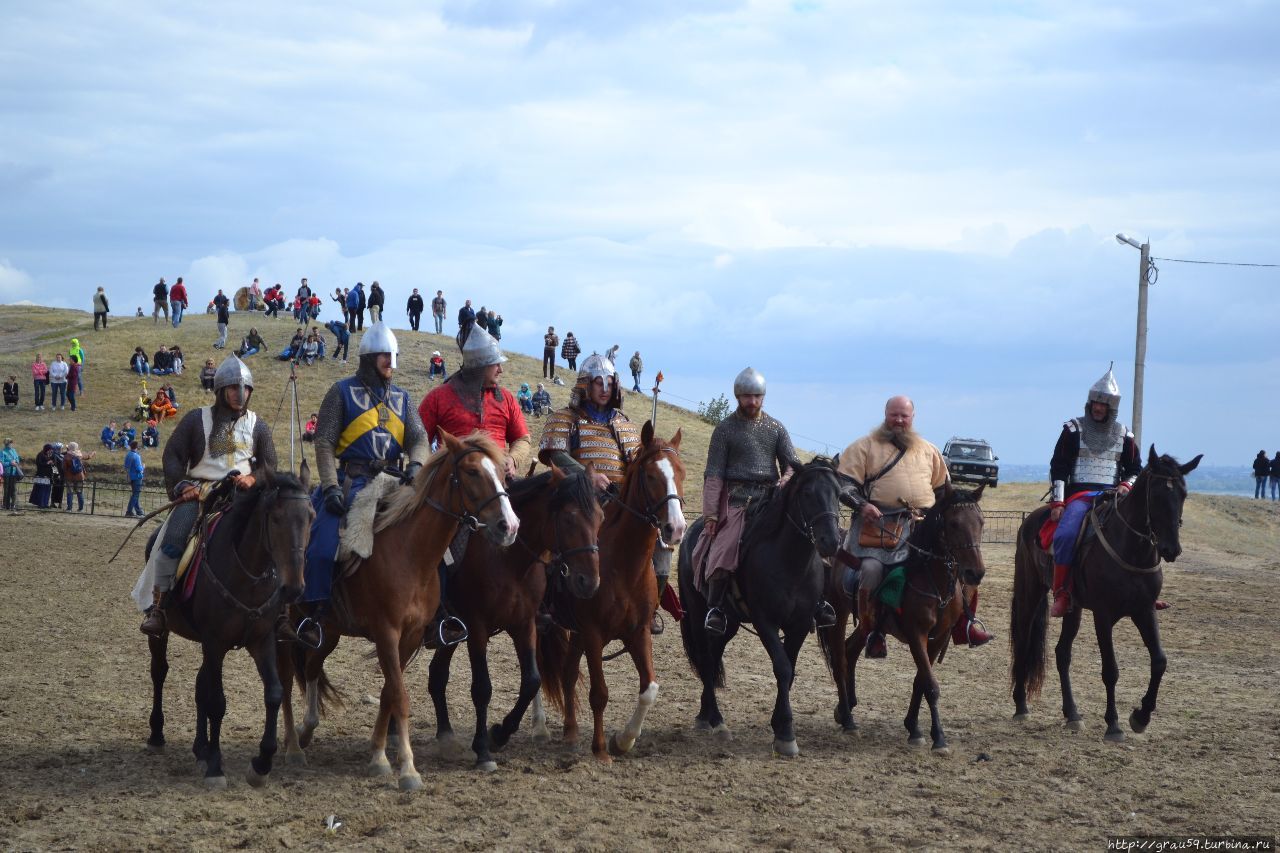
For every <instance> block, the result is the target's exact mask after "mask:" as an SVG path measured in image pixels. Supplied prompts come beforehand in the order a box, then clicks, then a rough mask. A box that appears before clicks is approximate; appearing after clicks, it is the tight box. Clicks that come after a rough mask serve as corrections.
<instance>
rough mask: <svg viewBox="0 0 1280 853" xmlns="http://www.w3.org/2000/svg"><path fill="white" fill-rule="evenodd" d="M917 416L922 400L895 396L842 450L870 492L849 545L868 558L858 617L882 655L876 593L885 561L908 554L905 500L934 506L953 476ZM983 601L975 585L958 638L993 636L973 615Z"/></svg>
mask: <svg viewBox="0 0 1280 853" xmlns="http://www.w3.org/2000/svg"><path fill="white" fill-rule="evenodd" d="M915 416H916V406H915V403H913V402H911V399H910V398H908V397H905V396H897V397H890V398H889V402H887V403H885V406H884V422H883V423H882V424H880V425H879V426H877V427H876V428H875V429H873V430H871V432H870V433H869V434H868V435H864V436H863V437H862V438H860V439H858V440H857V441H855V442H853V444H850V445H849V446H848V447H846V448H845V449H844V451H843V452H842V453H841V454H840V464H839V466H838V467H839V470H840V472H841V473H844V474H847V475H849V476H850V477H853V478H855V479H856V480H858V481H859V482H860V483H862V484H863V486H864V487H865V489H866V494H867V502H866V504H864V505H863V507H862V512H861V513H860V516H859V518H860V523H855V524H853V525H852V526H851V528H850V531H849V540H848V542H847V543H846V545H845V549H846V550H848V551H849V552H850V553H852V554H854V555H855V556H857V557H859V558H861V561H862V565H861V569H860V574H859V578H858V618H859V620H860V621H861V622H862V624H863V625H864V626H865V627H866V628H867V631H868V634H867V657H873V658H882V657H884V656H885V654H886V653H887V649H886V647H885V642H884V635H883V634H882V633H880V632H879V631H878V630H877V629H876V621H875V617H876V608H875V603H874V601H873V600H872V595H873V593H874V592H875V590H876V587H878V586H879V585H880V582H881V581H882V580H883V579H884V569H885V566H886V565H894V564H897V563H901V562H904V561H905V560H906V554H905V553H904V552H905V551H906V546H905V544H904V543H905V541H906V537H907V534H908V532H909V530H908V528H907V526H906V524H905V522H906V521H907V519H909V518H910V510H908V509H905V508H904V502H905V503H906V504H909V505H910V506H911V507H913V508H915V509H918V510H926V509H929V508H930V507H932V506H933V505H934V504H935V503H936V502H937V500H938V497H939V496H940V494H941V491H942V489H944V488H945V487H946V485H947V483H948V482H949V480H950V477H949V475H948V473H947V463H946V460H945V459H943V457H942V452H941V451H939V450H938V448H937V447H935V446H933V445H932V444H930V443H929V442H928V441H926V440H925V439H924V438H923V437H921V436H920V434H919V433H917V432H916V431H915V429H914V424H915ZM855 521H857V519H855ZM885 530H890V531H892V530H898V531H900V535H898V536H888V537H882V534H883V531H885ZM877 539H878V540H879V541H876V542H874V543H873V542H872V540H877ZM863 543H867V544H863ZM977 606H978V592H977V590H974V591H973V593H972V595H971V596H969V597H968V600H967V601H966V604H965V617H964V618H963V619H961V620H960V621H959V622H957V623H956V627H955V630H954V632H953V634H952V642H954V643H956V644H957V645H968V646H981V645H983V644H984V643H986V642H989V641H990V640H991V639H992V635H990V634H988V633H987V632H986V631H985V630H983V628H982V626H981V625H979V624H978V623H977V622H976V621H975V620H974V618H973V613H974V610H975V609H976V608H977Z"/></svg>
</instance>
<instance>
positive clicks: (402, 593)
mask: <svg viewBox="0 0 1280 853" xmlns="http://www.w3.org/2000/svg"><path fill="white" fill-rule="evenodd" d="M440 436H441V445H440V449H439V450H437V451H436V452H435V453H434V454H433V455H432V456H431V458H430V459H428V460H427V463H426V464H425V465H423V467H422V469H421V470H420V471H418V472H417V474H416V475H415V477H414V481H413V485H412V488H401V489H399V490H398V491H397V492H396V493H394V494H392V495H391V496H390V497H389V498H387V499H385V500H386V505H385V506H384V507H380V509H379V513H378V516H377V520H376V523H375V533H374V540H373V551H372V553H371V554H370V555H369V557H368V558H367V559H366V560H364V561H363V562H362V563H361V564H360V567H359V569H358V571H356V572H355V574H353V575H351V576H350V577H347V578H345V579H343V580H342V581H341V582H340V583H341V585H340V587H338V588H337V590H336V594H335V601H334V607H333V610H332V611H331V612H330V613H328V614H326V615H323V616H321V617H319V618H320V624H321V627H322V629H323V632H322V633H323V639H322V641H321V644H320V647H319V648H317V649H315V650H313V651H306V650H303V649H301V648H295V649H294V650H293V651H294V656H295V657H293V658H291V659H290V661H289V662H288V663H282V665H281V667H282V669H287V670H288V672H289V674H290V675H295V674H296V677H297V679H298V686H299V688H300V689H301V690H303V691H304V692H305V695H306V701H307V709H306V714H305V716H304V717H303V722H302V725H301V726H300V727H299V728H298V729H297V731H296V732H295V731H294V728H293V707H292V702H291V701H290V699H289V698H287V697H286V699H285V703H284V715H285V723H286V732H285V755H286V759H288V760H293V761H297V762H300V763H301V762H305V757H302V755H303V754H302V753H301V750H304V749H306V747H307V746H308V745H309V744H310V743H311V738H312V735H313V734H314V732H315V729H316V726H317V725H319V722H320V712H321V710H322V706H323V700H324V699H326V698H336V696H337V694H336V691H335V690H334V689H333V686H332V685H331V684H330V683H329V679H328V677H327V676H326V675H325V672H324V661H325V658H327V657H328V656H329V654H330V653H331V652H332V651H333V650H334V648H336V647H337V645H338V640H339V638H340V637H341V636H343V635H345V636H350V637H365V638H367V639H370V640H372V641H373V643H374V646H375V648H376V653H377V658H378V666H379V667H380V668H381V670H382V678H383V685H382V696H381V702H380V704H379V707H378V716H377V720H376V722H375V723H374V727H373V738H372V743H371V745H372V755H371V758H370V761H369V773H370V775H373V776H385V775H389V774H390V773H391V772H392V768H391V764H390V762H389V761H388V760H387V752H386V747H387V730H388V728H389V725H390V721H391V718H392V716H393V715H394V717H395V720H396V731H397V736H398V741H399V743H398V751H399V756H398V757H399V761H400V768H399V771H400V772H399V779H398V786H399V788H400V790H402V791H416V790H419V789H420V788H421V787H422V777H421V776H420V775H419V774H418V771H417V769H416V768H415V767H414V763H413V749H412V747H411V746H410V744H409V694H408V692H407V691H406V690H405V686H404V675H403V670H404V668H405V667H406V666H408V665H409V661H410V660H411V659H412V657H413V655H414V654H415V653H416V652H417V650H418V649H419V648H420V647H421V646H422V637H423V633H424V632H425V631H426V628H427V625H429V624H430V623H431V621H432V619H433V618H434V616H435V613H436V609H437V607H438V606H439V604H440V578H439V574H438V572H437V571H436V567H437V566H438V565H439V563H440V560H441V559H442V558H443V557H444V553H445V550H446V549H447V548H448V547H449V543H450V542H451V541H452V539H453V537H454V535H455V534H456V533H457V531H458V526H459V525H460V524H465V525H467V526H468V527H470V528H471V529H473V530H483V531H484V534H485V536H486V538H488V539H489V540H490V541H491V542H493V543H495V544H497V545H500V546H506V545H510V544H511V543H512V542H514V541H515V538H516V534H517V532H518V531H519V528H520V520H519V519H518V518H516V515H515V512H514V511H513V510H512V508H511V501H510V500H509V497H508V495H507V491H506V489H505V488H503V483H502V478H501V475H500V473H499V472H500V471H501V470H502V451H501V450H499V449H498V446H497V445H495V444H494V443H493V441H492V440H491V439H489V438H488V437H487V436H485V435H484V434H482V433H473V434H472V435H470V436H468V437H467V438H465V439H457V438H454V437H453V436H452V435H449V434H448V433H447V432H445V431H444V430H441V431H440ZM295 754H297V755H299V756H300V757H299V758H292V756H293V755H295Z"/></svg>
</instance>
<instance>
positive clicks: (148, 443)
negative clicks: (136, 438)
mask: <svg viewBox="0 0 1280 853" xmlns="http://www.w3.org/2000/svg"><path fill="white" fill-rule="evenodd" d="M142 446H143V447H159V446H160V430H159V429H158V428H157V427H156V422H155V421H154V420H151V421H147V428H146V429H144V430H143V431H142Z"/></svg>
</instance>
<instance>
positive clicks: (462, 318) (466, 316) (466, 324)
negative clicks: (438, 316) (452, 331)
mask: <svg viewBox="0 0 1280 853" xmlns="http://www.w3.org/2000/svg"><path fill="white" fill-rule="evenodd" d="M475 324H476V309H474V308H472V307H471V300H470V299H468V300H467V302H466V304H465V305H463V306H462V307H461V308H459V309H458V334H459V336H460V337H461V338H462V340H464V341H465V340H466V339H467V335H469V334H471V327H472V326H474V325H475Z"/></svg>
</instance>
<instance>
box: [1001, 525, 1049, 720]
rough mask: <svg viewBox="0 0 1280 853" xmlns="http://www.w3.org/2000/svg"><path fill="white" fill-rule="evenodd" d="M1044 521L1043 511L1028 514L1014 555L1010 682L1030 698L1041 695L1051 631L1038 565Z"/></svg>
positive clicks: (1047, 606) (1010, 620) (1010, 632)
mask: <svg viewBox="0 0 1280 853" xmlns="http://www.w3.org/2000/svg"><path fill="white" fill-rule="evenodd" d="M1033 519H1034V521H1033ZM1043 521H1044V514H1043V513H1033V514H1032V515H1030V516H1028V518H1027V521H1025V522H1023V524H1022V527H1021V528H1020V529H1019V530H1018V544H1017V548H1016V550H1015V551H1014V557H1013V602H1012V606H1011V607H1010V608H1009V636H1010V638H1011V639H1010V642H1009V681H1010V683H1011V685H1012V686H1014V687H1017V686H1018V685H1022V686H1023V688H1024V689H1025V690H1026V694H1027V697H1028V698H1034V697H1035V696H1038V695H1039V694H1040V687H1041V685H1042V684H1043V683H1044V666H1045V656H1046V654H1047V651H1048V646H1047V644H1046V642H1045V638H1046V635H1047V634H1048V631H1049V620H1048V615H1049V605H1048V603H1047V601H1046V599H1045V591H1046V589H1045V584H1044V581H1043V580H1042V579H1041V577H1040V572H1039V568H1038V566H1037V565H1036V564H1037V562H1038V553H1037V549H1038V548H1039V547H1040V546H1039V544H1038V543H1037V542H1036V541H1035V540H1036V537H1037V534H1038V532H1039V526H1040V524H1041V523H1043Z"/></svg>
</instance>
